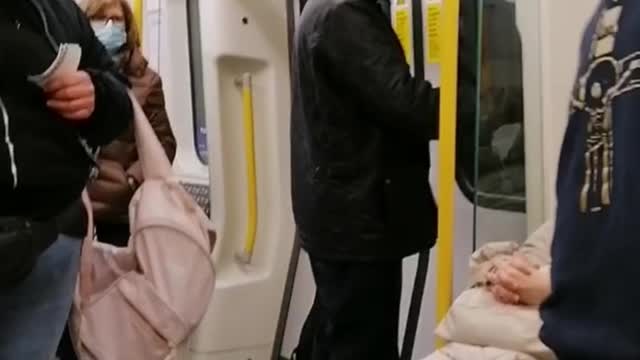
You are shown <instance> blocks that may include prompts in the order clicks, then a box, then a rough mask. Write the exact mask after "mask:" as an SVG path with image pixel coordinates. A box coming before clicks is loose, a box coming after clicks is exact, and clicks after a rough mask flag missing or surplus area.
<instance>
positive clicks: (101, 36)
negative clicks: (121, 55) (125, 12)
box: [91, 20, 127, 56]
mask: <svg viewBox="0 0 640 360" xmlns="http://www.w3.org/2000/svg"><path fill="white" fill-rule="evenodd" d="M91 27H92V28H93V31H94V32H95V33H96V37H97V38H98V40H100V42H101V43H102V45H104V47H105V48H106V49H107V51H108V52H109V54H110V55H111V56H114V55H116V54H118V52H120V50H121V49H122V47H123V46H124V45H125V44H126V43H127V30H126V28H125V25H124V22H123V21H115V22H114V21H112V20H109V21H108V22H106V23H105V22H104V21H92V22H91Z"/></svg>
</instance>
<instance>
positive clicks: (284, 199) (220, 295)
mask: <svg viewBox="0 0 640 360" xmlns="http://www.w3.org/2000/svg"><path fill="white" fill-rule="evenodd" d="M147 3H148V1H147ZM158 6H160V7H161V12H162V14H161V15H160V17H159V18H160V19H161V21H160V22H161V24H160V25H158V26H157V28H159V29H160V31H161V33H162V35H161V37H160V38H161V41H160V42H159V43H160V44H161V46H160V47H161V49H160V62H161V64H160V67H161V69H162V75H163V78H164V81H165V89H166V91H167V92H166V96H167V100H168V104H167V106H168V110H169V113H170V117H171V118H172V124H173V126H174V129H175V132H176V136H177V138H178V147H179V151H178V156H177V158H176V161H175V163H174V164H175V165H174V168H175V170H176V172H177V174H178V175H179V176H180V177H181V179H183V180H184V182H185V184H186V185H187V186H188V188H189V189H190V190H191V191H192V193H193V194H194V195H196V196H197V197H199V198H201V199H202V201H203V202H205V201H207V202H209V203H210V207H211V211H210V213H211V218H212V220H213V221H214V223H215V225H216V228H217V231H218V242H217V245H216V249H215V252H214V255H213V261H214V262H215V266H216V270H217V285H216V289H215V292H214V297H213V299H212V302H211V304H210V307H209V310H208V312H207V314H206V316H205V318H204V319H203V321H202V324H201V326H200V327H199V329H198V330H197V331H196V333H195V334H194V335H193V336H192V338H191V339H190V340H189V342H188V343H187V344H185V348H184V349H183V350H184V351H183V355H182V359H192V360H200V359H208V360H214V359H215V360H224V359H229V360H237V359H268V358H269V357H270V356H271V351H272V348H273V342H274V334H275V333H276V327H277V324H278V316H279V313H280V306H281V303H282V299H283V290H284V284H285V278H286V274H287V266H288V263H289V258H290V253H291V249H292V246H293V245H292V244H293V238H294V228H293V221H292V215H291V205H290V186H289V139H288V135H289V110H290V95H289V61H288V46H287V42H288V32H287V7H286V4H285V2H284V1H281V0H261V1H254V0H216V1H209V0H161V1H159V5H158ZM151 25H152V24H150V20H148V19H147V20H146V26H145V31H147V30H148V29H149V26H151ZM145 39H146V37H145ZM149 41H151V40H149ZM146 45H147V46H149V48H153V44H146Z"/></svg>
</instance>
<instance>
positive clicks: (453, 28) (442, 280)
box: [436, 0, 460, 347]
mask: <svg viewBox="0 0 640 360" xmlns="http://www.w3.org/2000/svg"><path fill="white" fill-rule="evenodd" d="M459 9H460V2H459V0H443V10H442V41H441V44H442V61H441V88H440V140H439V144H438V145H439V147H438V156H439V161H438V165H439V167H438V255H437V256H438V257H437V274H436V284H437V291H436V319H437V321H438V322H439V321H441V320H442V319H443V318H444V316H445V315H446V313H447V311H448V309H449V306H450V305H451V299H452V293H453V256H454V251H453V242H454V228H455V206H454V204H455V192H454V190H455V184H456V181H455V172H456V120H457V114H456V110H457V109H456V107H457V92H458V16H459V15H458V14H459ZM436 341H437V346H438V347H440V346H442V345H443V342H442V340H441V339H436Z"/></svg>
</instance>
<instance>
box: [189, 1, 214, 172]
mask: <svg viewBox="0 0 640 360" xmlns="http://www.w3.org/2000/svg"><path fill="white" fill-rule="evenodd" d="M186 4H187V25H188V27H189V61H190V64H189V67H190V69H189V70H190V74H191V99H192V100H191V101H192V108H193V131H194V143H195V146H196V153H197V154H198V158H199V159H200V161H201V162H202V163H204V164H205V165H206V164H208V162H209V161H208V156H209V151H208V143H207V120H206V116H205V115H206V114H205V103H204V84H203V70H202V45H201V38H200V11H199V9H200V1H199V0H187V1H186Z"/></svg>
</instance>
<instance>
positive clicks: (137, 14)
mask: <svg viewBox="0 0 640 360" xmlns="http://www.w3.org/2000/svg"><path fill="white" fill-rule="evenodd" d="M132 8H133V9H132V10H133V18H134V20H135V23H136V27H137V28H138V34H140V45H142V40H143V39H144V36H143V34H142V32H143V27H142V25H143V24H142V22H143V21H144V16H143V15H144V10H143V9H144V0H133V1H132Z"/></svg>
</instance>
